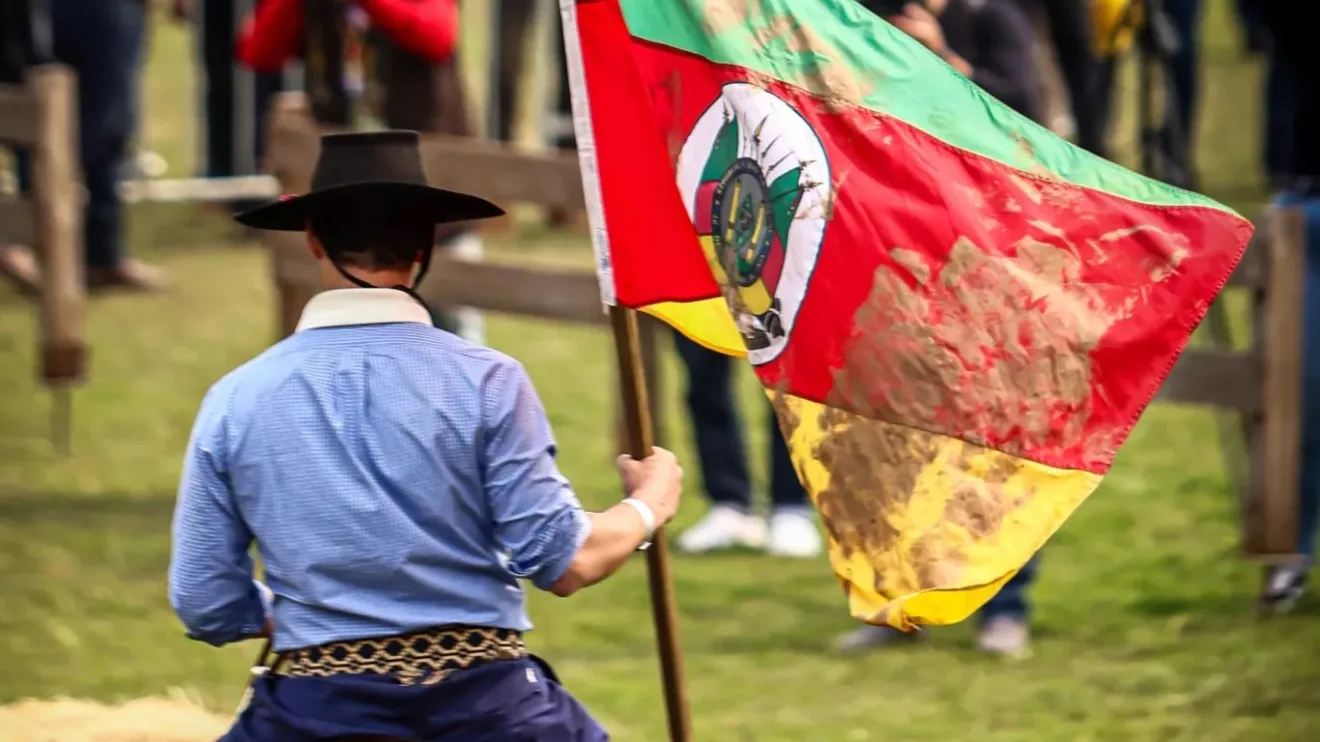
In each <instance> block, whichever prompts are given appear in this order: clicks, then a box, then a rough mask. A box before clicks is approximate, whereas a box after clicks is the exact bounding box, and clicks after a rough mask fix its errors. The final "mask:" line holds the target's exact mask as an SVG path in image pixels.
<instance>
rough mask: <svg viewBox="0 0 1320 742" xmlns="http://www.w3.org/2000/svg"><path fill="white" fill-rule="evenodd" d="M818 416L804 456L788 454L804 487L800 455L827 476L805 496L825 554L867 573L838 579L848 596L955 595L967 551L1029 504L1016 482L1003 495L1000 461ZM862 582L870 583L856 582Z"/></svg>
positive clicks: (795, 424) (790, 423)
mask: <svg viewBox="0 0 1320 742" xmlns="http://www.w3.org/2000/svg"><path fill="white" fill-rule="evenodd" d="M771 399H772V403H773V404H774V406H775V409H776V412H777V413H778V418H779V422H780V426H781V428H782V432H783V433H784V436H785V438H786V439H787V440H789V441H794V439H795V433H797V431H798V429H799V427H800V426H802V424H803V420H801V419H800V418H799V417H798V414H797V412H795V410H794V407H793V406H792V405H789V404H787V401H786V398H785V397H784V396H783V395H782V394H772V395H771ZM817 409H818V410H819V412H818V413H817V418H818V419H816V420H814V421H812V422H813V423H814V425H811V426H809V428H808V429H809V430H812V431H813V437H812V439H811V442H810V447H809V450H806V451H804V450H801V448H800V447H798V446H794V445H790V450H791V451H792V453H793V454H794V460H795V463H796V464H797V465H798V467H799V476H800V477H801V478H802V480H803V481H804V482H810V481H811V480H810V478H809V477H808V476H806V472H805V470H804V469H803V468H802V467H803V464H804V462H803V460H802V456H803V455H808V456H809V457H810V458H811V459H812V460H814V461H815V462H817V463H818V464H819V465H820V466H821V467H823V468H824V470H825V471H827V472H828V473H829V476H828V480H827V482H825V484H824V486H823V487H820V488H819V489H817V490H816V491H813V493H812V495H813V499H814V501H815V503H816V507H817V508H818V509H819V510H820V513H821V519H822V521H823V522H824V524H825V528H826V530H827V531H828V533H829V535H830V540H831V545H832V551H834V552H836V553H837V554H838V555H839V556H840V557H841V558H842V561H843V562H845V563H846V562H849V561H851V560H853V559H854V558H855V557H857V556H859V555H860V556H861V557H862V559H863V561H864V562H865V563H866V564H867V565H869V569H865V570H862V571H861V572H860V573H859V572H857V571H852V572H850V573H841V577H843V578H844V582H845V585H849V583H853V584H852V585H851V586H850V589H851V588H853V587H858V588H861V589H863V590H869V591H872V592H874V593H875V594H876V595H880V596H883V597H884V598H885V599H887V600H894V599H897V598H898V597H901V596H903V595H906V594H910V593H914V592H918V591H922V590H931V589H949V588H955V587H958V586H960V585H961V584H962V583H963V580H962V575H963V573H964V569H965V567H967V565H968V563H969V559H970V558H971V557H969V549H970V548H973V547H975V546H976V545H977V544H979V543H984V542H986V541H987V540H988V539H991V538H993V537H994V536H995V534H997V533H998V532H999V531H1000V529H1001V528H1003V526H1004V524H1005V522H1006V519H1007V517H1008V515H1009V513H1011V512H1012V511H1014V510H1016V509H1017V508H1019V507H1021V506H1022V505H1023V504H1025V503H1026V502H1028V500H1029V499H1030V492H1028V491H1025V490H1024V489H1023V487H1022V486H1021V484H1020V483H1018V486H1016V487H1012V488H1011V489H1012V491H1013V492H1014V493H1015V494H1011V495H1010V494H1009V491H1010V487H1009V482H1010V480H1011V479H1012V478H1013V477H1014V475H1016V474H1017V473H1018V471H1019V468H1020V467H1019V466H1018V465H1017V462H1015V461H1014V460H1013V459H1011V458H1009V457H1008V456H1006V455H1004V454H1001V453H998V452H995V451H990V450H988V449H984V448H981V447H979V446H975V445H973V444H970V443H966V442H964V441H959V440H956V439H952V438H948V437H946V436H939V435H935V434H932V433H929V432H926V431H922V430H914V429H911V428H907V427H903V426H900V425H895V424H892V423H886V422H883V421H880V420H877V419H874V418H868V417H863V416H861V415H858V414H856V413H854V412H850V411H846V410H842V409H838V408H835V407H829V406H824V405H822V406H819V407H818V408H817ZM1013 566H1017V565H1013ZM863 579H865V580H869V584H866V583H862V584H859V583H858V582H857V581H858V580H863Z"/></svg>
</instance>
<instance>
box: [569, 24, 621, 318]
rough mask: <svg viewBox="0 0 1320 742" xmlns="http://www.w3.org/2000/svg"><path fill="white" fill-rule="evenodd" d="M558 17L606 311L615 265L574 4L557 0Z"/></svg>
mask: <svg viewBox="0 0 1320 742" xmlns="http://www.w3.org/2000/svg"><path fill="white" fill-rule="evenodd" d="M559 17H560V20H561V22H562V23H561V25H562V26H563V32H564V60H565V62H566V63H567V66H568V86H569V100H570V104H571V107H572V111H573V134H574V136H575V137H576V138H577V154H578V167H579V168H580V169H581V171H582V200H583V202H584V203H585V205H586V211H587V223H588V224H589V225H590V227H591V250H592V252H593V253H594V254H595V259H596V278H597V280H598V281H599V282H600V302H601V304H602V305H604V306H606V307H612V306H614V305H615V304H616V303H617V297H616V295H615V286H614V263H613V261H612V259H611V257H610V238H609V234H608V233H607V232H606V230H605V200H604V195H603V194H602V192H601V186H600V171H599V169H598V168H597V165H596V138H595V132H594V130H593V128H592V122H591V99H590V97H589V95H588V93H587V75H586V66H585V65H584V64H583V61H582V35H581V34H580V33H579V31H578V22H577V0H559Z"/></svg>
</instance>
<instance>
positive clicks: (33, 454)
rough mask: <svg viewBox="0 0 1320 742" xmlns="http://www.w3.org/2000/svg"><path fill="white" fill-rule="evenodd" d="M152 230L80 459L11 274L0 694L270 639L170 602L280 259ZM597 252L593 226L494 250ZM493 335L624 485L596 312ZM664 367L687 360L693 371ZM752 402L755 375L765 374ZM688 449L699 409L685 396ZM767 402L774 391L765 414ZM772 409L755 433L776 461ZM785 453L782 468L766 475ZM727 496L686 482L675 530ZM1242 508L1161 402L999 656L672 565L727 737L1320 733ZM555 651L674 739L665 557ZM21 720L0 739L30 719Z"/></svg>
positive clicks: (603, 592) (738, 562) (595, 468)
mask: <svg viewBox="0 0 1320 742" xmlns="http://www.w3.org/2000/svg"><path fill="white" fill-rule="evenodd" d="M1227 5H1228V3H1227V2H1224V1H1223V0H1219V1H1218V2H1212V3H1211V11H1212V12H1211V18H1210V20H1209V21H1208V23H1209V27H1210V30H1211V31H1212V33H1211V35H1210V39H1209V41H1208V43H1207V52H1206V65H1207V68H1208V75H1209V77H1208V79H1207V80H1206V84H1205V86H1204V88H1205V89H1204V99H1203V100H1204V110H1205V114H1204V118H1203V122H1204V123H1203V129H1202V139H1201V145H1200V150H1199V151H1200V154H1201V162H1202V167H1203V172H1204V175H1205V179H1206V181H1207V183H1208V185H1207V188H1208V190H1210V191H1211V192H1212V195H1213V194H1229V196H1226V197H1230V196H1231V199H1232V200H1233V201H1234V202H1235V203H1237V204H1238V205H1240V206H1242V207H1244V208H1250V207H1252V206H1253V203H1252V200H1253V198H1256V199H1258V198H1259V194H1260V192H1259V188H1258V186H1256V185H1254V183H1256V182H1257V181H1258V180H1259V178H1258V176H1257V174H1256V170H1257V168H1256V165H1255V161H1256V160H1255V153H1256V141H1257V140H1256V136H1255V133H1254V132H1255V130H1256V125H1255V112H1256V111H1257V110H1258V108H1259V106H1258V97H1259V95H1258V92H1257V91H1258V89H1259V82H1258V80H1259V78H1258V72H1257V70H1256V69H1255V67H1254V66H1253V65H1251V64H1248V63H1245V62H1240V61H1239V60H1238V59H1237V57H1236V55H1237V47H1236V41H1235V39H1234V38H1231V37H1230V36H1229V35H1228V33H1227V32H1226V18H1227ZM185 54H186V51H185V40H184V37H183V35H182V34H181V33H180V32H179V31H178V30H176V29H169V28H165V27H162V28H160V29H158V30H157V32H156V37H155V39H154V42H153V48H152V58H151V65H150V74H149V77H148V80H147V87H146V95H147V100H148V101H149V110H148V111H147V114H146V115H147V117H148V124H149V125H148V131H147V135H148V139H149V142H150V145H151V146H152V148H154V149H156V150H158V151H160V152H162V153H164V154H165V155H166V157H167V158H168V159H169V161H170V163H171V166H172V170H173V171H174V173H175V174H183V173H186V172H187V171H188V166H187V162H188V159H189V155H188V153H189V152H191V151H192V150H191V147H192V144H191V142H192V131H191V124H190V121H189V118H190V116H191V113H192V110H193V108H192V105H191V102H190V101H191V97H190V95H191V93H190V89H189V87H188V86H189V85H190V84H191V83H190V80H189V78H188V77H187V74H186V69H187V65H185V64H184V59H185V56H184V55H185ZM133 216H134V218H133V242H132V244H133V248H134V250H135V251H136V252H138V253H139V254H140V255H142V256H144V257H147V258H149V259H152V260H154V261H158V262H160V263H161V264H163V265H164V266H166V267H167V268H168V269H169V270H170V271H171V272H172V274H173V277H174V278H175V280H176V281H177V283H178V285H177V288H176V290H175V291H173V292H172V293H171V294H169V295H168V296H164V297H150V298H107V299H103V300H97V302H96V303H95V304H94V305H93V306H92V308H91V312H90V316H89V335H90V339H91V343H92V347H93V353H94V355H93V362H92V370H91V380H90V383H89V384H88V385H87V386H86V387H85V388H84V389H82V390H81V391H79V392H78V394H77V399H76V417H75V425H76V432H75V435H74V454H73V456H72V457H68V458H65V457H61V456H59V455H56V454H55V453H53V452H52V451H51V449H50V446H49V444H48V442H47V439H46V433H47V427H46V425H47V424H46V419H47V417H46V414H47V407H48V397H47V394H46V393H45V392H44V391H43V390H42V389H41V388H40V387H39V386H38V385H37V384H36V383H35V382H34V380H33V352H32V351H33V348H34V346H35V343H36V339H35V335H34V333H33V315H32V312H31V310H30V308H29V307H28V306H27V305H25V304H24V303H23V302H21V301H20V300H19V298H18V297H16V296H15V295H13V294H10V293H4V292H3V290H0V361H2V362H0V661H2V662H3V663H4V666H5V667H8V668H9V670H8V671H4V672H0V704H2V703H9V702H12V701H15V700H17V699H21V698H28V697H34V698H47V697H55V696H71V697H76V698H86V699H95V700H106V701H116V700H123V699H130V698H135V697H143V696H160V695H165V694H166V693H168V692H170V691H171V689H176V692H179V690H181V691H182V692H183V693H186V694H188V695H190V696H192V697H195V698H198V699H200V701H201V702H203V703H205V704H206V705H207V706H208V707H210V708H212V709H215V710H216V711H219V712H221V713H227V712H228V711H229V710H230V709H231V708H232V707H233V704H234V703H235V702H236V701H237V698H238V695H239V692H240V690H241V685H242V683H243V682H244V679H245V670H246V665H247V663H248V662H249V661H250V659H251V655H252V654H253V652H254V651H255V647H254V646H251V645H244V646H238V647H233V648H230V649H225V650H214V649H211V648H209V647H205V646H202V645H199V644H195V643H191V642H189V641H187V640H186V639H184V638H183V637H182V635H181V632H180V629H179V627H178V625H177V623H176V622H175V619H174V617H173V616H172V615H171V613H170V610H169V607H168V605H167V603H166V600H165V565H166V562H167V559H168V551H169V543H168V526H169V518H170V511H171V508H172V504H173V490H174V487H175V485H176V482H177V476H178V470H179V461H180V456H181V454H182V451H183V446H184V443H185V440H186V437H187V433H188V429H189V427H190V425H191V423H192V416H193V413H194V412H195V410H196V406H197V404H198V402H199V401H200V399H201V395H202V393H203V392H204V391H205V389H206V388H207V386H208V385H209V384H210V383H211V382H212V381H213V380H215V379H216V378H218V377H219V376H220V375H221V374H223V373H224V372H226V371H227V370H229V369H230V368H231V367H233V366H235V365H237V364H239V363H240V362H242V361H244V360H246V359H247V358H249V357H250V356H252V355H254V354H256V353H257V352H259V351H260V350H261V349H262V348H263V347H264V346H266V345H267V344H268V343H269V342H270V341H271V340H272V339H273V335H274V330H275V328H274V318H275V310H274V307H273V302H272V293H271V289H270V280H269V275H268V266H267V260H266V257H265V255H264V254H263V253H262V252H261V251H260V250H259V249H258V248H257V247H256V246H254V245H250V244H240V245H237V246H235V245H232V244H229V243H227V242H225V241H224V240H223V239H222V237H221V236H222V235H224V234H225V225H224V224H223V222H222V221H220V220H219V218H218V217H214V216H209V215H206V214H199V213H198V212H197V211H195V210H193V209H191V208H186V207H141V208H139V209H137V210H136V211H135V213H134V215H133ZM526 250H535V251H537V252H538V253H542V254H544V255H546V256H548V257H549V258H551V259H565V260H573V261H583V262H585V261H587V260H589V257H588V252H589V251H588V250H587V247H586V245H585V244H584V243H583V242H582V240H581V239H573V238H566V237H557V236H553V235H542V236H535V237H531V238H528V239H526V240H524V242H523V243H522V244H517V245H514V244H503V245H495V246H493V252H494V253H496V254H499V255H502V256H510V255H515V254H522V252H523V251H526ZM489 333H490V342H491V344H492V345H494V346H496V347H498V348H500V349H502V350H505V351H507V352H510V353H512V354H513V355H515V356H516V357H518V358H519V359H521V360H522V361H523V362H524V363H525V364H526V366H527V367H528V369H529V370H530V371H531V374H532V376H533V377H534V379H535V380H536V382H537V384H538V386H539V389H540V391H541V394H542V396H543V398H544V399H545V402H546V405H547V407H548V409H549V412H550V416H551V419H552V422H553V424H554V427H555V429H556V432H557V435H558V438H559V440H560V442H561V447H562V465H563V468H564V470H565V472H566V473H567V474H568V475H569V477H570V478H571V479H572V480H573V481H574V482H575V483H576V485H577V487H578V489H579V490H580V492H581V495H582V497H583V499H584V500H585V501H586V502H587V503H588V504H589V505H599V504H602V503H605V502H608V501H610V500H611V499H612V498H615V497H617V485H616V480H615V476H614V474H613V469H612V466H611V463H610V462H611V451H610V447H611V444H612V441H611V436H610V435H609V433H608V431H609V430H610V427H609V423H610V416H611V410H612V398H611V396H610V395H608V394H605V393H604V392H603V390H606V389H610V388H611V384H612V373H613V372H612V368H611V360H610V358H611V356H610V353H609V342H608V338H607V337H606V335H605V334H604V333H603V332H602V331H598V330H587V329H577V328H567V327H560V326H551V325H548V324H545V323H539V322H532V321H525V320H519V319H510V318H502V317H492V318H490V320H489ZM670 378H671V379H673V378H676V376H675V375H673V374H671V375H670ZM744 392H745V393H746V396H747V401H748V402H749V403H750V402H753V401H755V394H756V391H755V389H754V388H753V387H752V386H751V382H750V379H748V383H747V385H746V387H745V389H744ZM666 402H667V403H668V404H670V405H671V406H673V408H674V414H672V415H670V416H669V417H670V419H671V420H673V421H674V425H673V427H672V429H670V430H668V431H666V432H667V434H668V435H669V436H670V440H672V441H675V442H676V447H677V448H678V450H679V452H680V455H683V456H685V457H688V456H689V454H690V452H689V449H688V448H687V447H686V446H685V445H684V444H683V442H684V441H685V440H686V438H687V432H688V431H687V430H686V427H685V425H684V424H683V421H682V417H681V415H680V414H679V411H678V409H677V402H678V395H677V389H676V388H671V389H670V390H669V393H668V394H667V395H666ZM747 409H749V410H755V411H756V412H758V413H759V411H760V409H761V406H760V405H753V404H749V405H747ZM761 429H762V426H759V425H753V426H751V434H752V440H753V443H754V450H755V452H756V453H757V454H758V460H760V458H761V457H760V456H759V454H760V452H761V451H762V450H763V448H764V446H763V445H761V444H762V443H763V439H762V438H761V437H760V436H759V433H760V431H761ZM761 468H763V467H761ZM703 507H704V505H703V503H702V501H701V499H700V497H699V493H698V492H697V491H696V488H695V487H694V488H692V490H691V491H690V492H689V496H688V499H687V501H686V503H685V506H684V509H683V513H682V518H681V522H680V525H682V523H686V522H690V521H691V520H692V519H694V518H696V517H698V516H699V515H700V514H701V512H702V510H703ZM1235 514H1236V504H1235V501H1234V495H1233V493H1232V492H1231V491H1230V490H1229V487H1228V485H1227V482H1226V478H1225V474H1224V472H1223V471H1222V467H1221V466H1220V465H1219V463H1218V456H1217V443H1216V438H1215V432H1214V429H1213V426H1212V417H1211V415H1210V414H1209V413H1208V412H1207V411H1204V410H1196V409H1188V408H1176V407H1170V406H1157V407H1155V408H1153V409H1152V410H1151V411H1150V412H1149V413H1148V414H1147V415H1146V416H1145V418H1144V419H1143V420H1142V422H1141V424H1140V425H1139V426H1138V428H1137V430H1136V431H1135V433H1134V434H1133V437H1132V439H1131V442H1130V443H1129V444H1128V446H1127V447H1126V448H1125V449H1124V451H1123V453H1122V455H1121V456H1120V459H1119V462H1118V464H1117V465H1116V467H1115V468H1114V471H1113V473H1112V474H1111V475H1110V476H1109V477H1108V478H1107V479H1106V480H1105V484H1104V486H1103V487H1102V488H1101V490H1100V491H1099V492H1098V493H1097V494H1096V495H1095V496H1094V497H1093V498H1092V499H1091V500H1090V501H1089V502H1088V503H1087V504H1086V506H1085V507H1083V508H1082V510H1081V512H1079V513H1078V514H1077V516H1075V517H1074V518H1073V519H1072V520H1071V521H1070V522H1069V523H1068V524H1067V525H1066V526H1065V527H1064V529H1063V530H1062V531H1061V532H1060V533H1059V534H1058V536H1057V537H1056V538H1055V539H1054V540H1053V541H1052V542H1051V544H1050V545H1049V546H1048V547H1047V549H1046V552H1045V562H1044V567H1043V570H1042V578H1041V580H1040V582H1039V583H1038V585H1037V587H1036V588H1035V589H1034V591H1033V595H1034V598H1035V600H1036V602H1037V606H1038V613H1037V616H1036V634H1037V643H1036V647H1035V653H1034V656H1033V657H1032V658H1030V659H1028V660H1025V661H1020V662H1009V663H1004V662H994V661H989V660H986V659H983V658H981V657H979V656H977V655H976V654H974V653H973V652H972V651H971V647H972V641H973V634H972V629H971V627H969V626H960V627H953V628H949V629H945V630H940V631H937V632H932V633H933V636H932V637H931V638H932V641H930V642H928V643H926V644H925V645H922V646H916V647H912V648H907V649H902V650H899V651H896V652H892V653H889V654H878V655H874V656H870V657H866V658H861V659H841V658H838V657H835V656H833V655H832V654H831V652H830V640H831V638H832V636H833V635H835V634H836V633H837V632H840V631H843V630H846V629H848V628H849V627H850V622H849V620H848V618H847V616H846V610H845V606H844V603H843V599H842V596H841V594H840V591H839V589H838V587H837V586H836V584H835V583H834V580H833V579H832V577H831V576H830V574H829V569H828V566H827V565H826V563H825V561H824V560H823V559H822V560H820V561H810V562H805V563H800V562H785V561H778V560H773V559H769V558H763V557H757V556H751V555H731V556H721V557H713V558H679V559H678V560H677V562H676V564H675V566H674V571H675V580H676V583H677V592H678V596H679V602H680V610H681V625H682V632H683V640H684V649H685V653H686V661H687V676H688V681H689V683H690V693H691V699H692V705H693V713H694V716H695V720H696V731H697V738H698V739H699V740H703V741H713V742H724V741H729V742H742V741H744V740H747V741H751V740H755V741H757V742H769V741H771V740H785V741H811V742H815V741H816V740H820V741H822V742H834V741H836V740H838V741H856V742H860V741H863V740H876V741H880V740H884V741H886V742H888V741H894V740H902V741H903V742H921V741H927V740H928V741H931V742H948V741H950V740H978V741H980V742H1073V741H1076V742H1083V741H1088V740H1095V741H1099V742H1128V741H1131V742H1138V741H1141V742H1145V741H1150V742H1156V741H1159V742H1175V741H1186V742H1236V741H1241V742H1257V741H1260V742H1266V741H1268V742H1301V741H1302V740H1310V739H1315V738H1316V730H1317V729H1320V609H1318V608H1317V604H1316V602H1315V601H1311V602H1309V603H1305V604H1304V605H1303V606H1302V608H1301V609H1300V611H1299V612H1297V613H1295V614H1293V615H1291V616H1288V617H1285V618H1281V619H1276V620H1273V621H1271V622H1268V623H1261V622H1258V621H1257V620H1256V618H1255V616H1254V610H1253V599H1254V595H1255V591H1256V589H1257V570H1256V568H1255V567H1253V566H1252V565H1250V564H1248V563H1246V562H1244V561H1243V560H1242V559H1241V558H1240V556H1239V554H1238V552H1237V543H1238V533H1237V526H1236V523H1235ZM532 610H533V615H534V617H535V618H536V620H537V627H538V628H537V631H536V632H535V634H534V636H533V638H532V642H533V645H534V648H535V649H536V650H537V651H538V652H541V653H543V654H544V655H545V656H547V657H548V658H549V659H550V660H551V661H552V662H553V663H555V664H556V666H557V667H558V669H559V670H560V672H561V674H562V675H563V676H564V678H565V680H566V682H567V683H568V685H569V686H570V687H571V688H572V689H573V690H574V691H575V692H576V693H577V694H578V695H579V696H580V697H581V698H582V699H583V700H584V701H585V702H586V703H587V704H588V705H589V706H590V707H591V708H592V709H593V711H594V712H595V713H596V714H597V715H598V716H599V717H600V718H601V719H602V720H603V721H604V722H605V723H606V724H607V725H608V726H609V728H610V729H611V730H612V731H613V732H614V733H615V735H616V736H617V738H618V739H620V740H660V739H664V727H663V712H662V706H661V704H660V689H659V681H658V671H657V667H656V664H655V659H654V654H653V649H652V638H651V629H650V619H649V613H648V610H647V605H646V589H645V584H644V571H643V568H642V564H641V561H640V560H635V563H634V564H632V565H630V566H629V567H628V568H627V569H626V570H625V571H624V572H623V573H622V574H621V575H620V576H619V577H617V578H616V579H614V580H612V581H610V582H608V583H606V584H604V585H602V586H600V587H597V588H594V589H592V590H589V591H586V592H585V593H583V594H581V595H579V596H576V597H574V598H572V599H570V600H558V599H554V598H551V597H547V596H543V595H537V596H535V597H534V598H533V605H532ZM7 739H10V738H7V737H6V734H5V730H4V729H2V728H0V740H7Z"/></svg>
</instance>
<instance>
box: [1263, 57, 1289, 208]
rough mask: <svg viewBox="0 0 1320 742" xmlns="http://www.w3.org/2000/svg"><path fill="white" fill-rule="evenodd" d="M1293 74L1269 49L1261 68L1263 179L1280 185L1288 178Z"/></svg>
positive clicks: (1287, 65)
mask: <svg viewBox="0 0 1320 742" xmlns="http://www.w3.org/2000/svg"><path fill="white" fill-rule="evenodd" d="M1295 78H1296V73H1294V72H1293V69H1292V67H1291V66H1290V65H1289V64H1288V62H1287V61H1286V60H1284V59H1283V58H1282V56H1281V55H1280V54H1279V53H1278V52H1277V51H1275V50H1274V49H1270V50H1269V52H1268V56H1267V57H1266V67H1265V125H1264V129H1265V132H1264V133H1265V142H1264V149H1265V175H1266V177H1267V178H1268V179H1269V181H1270V182H1271V183H1280V182H1283V181H1285V180H1286V179H1287V177H1288V176H1289V175H1291V174H1292V163H1291V162H1290V160H1291V155H1292V147H1291V145H1292V138H1293V115H1294V109H1295V108H1296V107H1297V104H1296V103H1295V102H1294V95H1293V86H1294V85H1296V84H1297V83H1296V79H1295Z"/></svg>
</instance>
